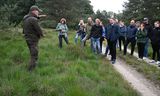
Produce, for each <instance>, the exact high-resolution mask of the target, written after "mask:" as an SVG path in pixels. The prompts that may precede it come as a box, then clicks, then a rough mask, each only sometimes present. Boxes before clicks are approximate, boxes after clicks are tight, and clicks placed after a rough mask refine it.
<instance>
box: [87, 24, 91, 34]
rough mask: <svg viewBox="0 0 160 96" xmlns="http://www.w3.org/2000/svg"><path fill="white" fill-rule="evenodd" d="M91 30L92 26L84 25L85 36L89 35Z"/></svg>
mask: <svg viewBox="0 0 160 96" xmlns="http://www.w3.org/2000/svg"><path fill="white" fill-rule="evenodd" d="M91 29H92V25H89V24H86V34H90V33H91Z"/></svg>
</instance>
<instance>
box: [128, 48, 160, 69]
mask: <svg viewBox="0 0 160 96" xmlns="http://www.w3.org/2000/svg"><path fill="white" fill-rule="evenodd" d="M127 52H128V53H130V52H131V50H130V49H127ZM133 56H134V57H136V58H138V53H137V52H134V54H133ZM143 61H145V62H146V63H148V64H150V65H153V66H156V67H157V68H158V69H160V67H158V65H157V64H156V62H155V63H150V61H151V59H149V58H145V59H143Z"/></svg>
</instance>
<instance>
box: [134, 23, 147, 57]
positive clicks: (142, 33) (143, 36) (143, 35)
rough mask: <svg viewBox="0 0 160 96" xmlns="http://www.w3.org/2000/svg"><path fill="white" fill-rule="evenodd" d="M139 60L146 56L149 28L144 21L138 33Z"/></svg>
mask: <svg viewBox="0 0 160 96" xmlns="http://www.w3.org/2000/svg"><path fill="white" fill-rule="evenodd" d="M136 37H137V46H138V56H139V60H142V59H143V57H144V49H145V42H146V40H147V30H146V29H145V25H144V23H141V25H140V29H139V30H138V31H137V33H136Z"/></svg>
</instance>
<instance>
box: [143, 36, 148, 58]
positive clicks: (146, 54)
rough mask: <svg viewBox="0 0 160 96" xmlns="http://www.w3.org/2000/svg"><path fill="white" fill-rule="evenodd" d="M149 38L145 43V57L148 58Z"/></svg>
mask: <svg viewBox="0 0 160 96" xmlns="http://www.w3.org/2000/svg"><path fill="white" fill-rule="evenodd" d="M148 47H149V38H147V40H146V42H145V48H144V57H148Z"/></svg>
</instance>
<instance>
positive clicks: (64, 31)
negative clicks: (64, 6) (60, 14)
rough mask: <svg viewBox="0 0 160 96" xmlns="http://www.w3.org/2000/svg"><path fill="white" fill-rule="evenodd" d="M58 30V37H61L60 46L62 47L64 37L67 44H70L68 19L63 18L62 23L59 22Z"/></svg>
mask: <svg viewBox="0 0 160 96" xmlns="http://www.w3.org/2000/svg"><path fill="white" fill-rule="evenodd" d="M56 30H57V31H59V34H58V38H59V47H60V48H62V38H63V39H64V40H65V42H66V44H68V35H67V33H68V27H67V24H66V19H65V18H62V19H61V20H60V23H58V25H57V27H56Z"/></svg>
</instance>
